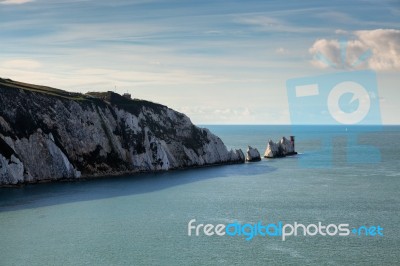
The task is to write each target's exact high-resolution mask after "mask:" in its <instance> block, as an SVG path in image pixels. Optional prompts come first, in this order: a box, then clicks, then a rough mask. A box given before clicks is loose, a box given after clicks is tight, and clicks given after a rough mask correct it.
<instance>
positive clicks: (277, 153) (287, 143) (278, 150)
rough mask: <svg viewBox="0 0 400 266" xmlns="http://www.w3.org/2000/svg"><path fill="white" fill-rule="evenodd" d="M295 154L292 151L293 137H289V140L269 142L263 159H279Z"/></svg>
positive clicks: (283, 138)
mask: <svg viewBox="0 0 400 266" xmlns="http://www.w3.org/2000/svg"><path fill="white" fill-rule="evenodd" d="M295 154H297V152H296V151H295V150H294V137H293V136H291V140H288V139H287V138H285V137H282V139H281V140H280V141H278V142H276V143H275V142H273V141H272V140H269V141H268V145H267V149H266V150H265V153H264V157H265V158H279V157H285V156H289V155H295Z"/></svg>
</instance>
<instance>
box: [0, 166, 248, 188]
mask: <svg viewBox="0 0 400 266" xmlns="http://www.w3.org/2000/svg"><path fill="white" fill-rule="evenodd" d="M245 163H250V162H244V161H243V162H242V161H237V162H221V163H213V164H205V165H195V166H188V167H176V168H171V169H168V170H149V171H145V170H143V171H140V170H136V171H121V172H113V173H108V174H107V173H104V174H93V175H82V176H81V177H79V178H60V179H41V180H35V181H27V182H22V183H17V184H5V185H2V184H0V189H3V188H4V189H8V188H23V187H25V186H28V185H39V184H48V183H63V182H65V183H69V182H78V181H84V182H86V181H91V180H96V179H106V178H110V177H123V176H125V175H132V176H133V175H139V174H151V173H167V172H171V171H185V170H191V169H200V168H209V167H210V168H211V167H218V166H224V165H236V164H245Z"/></svg>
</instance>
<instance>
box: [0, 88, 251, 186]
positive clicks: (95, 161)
mask: <svg viewBox="0 0 400 266" xmlns="http://www.w3.org/2000/svg"><path fill="white" fill-rule="evenodd" d="M111 96H112V97H114V98H111V99H116V100H115V103H114V102H113V100H110V101H111V102H108V103H107V102H104V101H102V100H100V99H99V100H97V99H93V98H87V99H84V100H69V99H65V98H61V97H55V96H49V95H46V94H43V93H36V92H31V91H28V90H19V89H14V88H2V87H0V164H1V165H0V185H5V184H16V183H24V182H34V181H38V180H46V179H50V180H52V179H73V178H79V177H81V176H84V177H85V176H94V175H108V174H119V173H121V174H122V173H133V172H137V171H159V170H169V169H175V168H185V167H191V166H203V165H212V164H221V163H242V162H244V159H245V158H244V154H243V152H242V151H241V150H237V151H228V150H227V148H226V146H225V145H224V143H223V142H222V141H221V139H220V138H218V137H217V136H215V135H213V134H212V133H211V132H210V131H209V130H207V129H201V128H198V127H196V126H194V125H193V124H192V123H191V122H190V119H189V118H188V117H187V116H185V115H184V114H181V113H178V112H175V111H173V110H172V109H169V108H167V107H165V106H162V105H158V104H154V103H149V102H145V101H131V100H126V99H121V98H119V97H120V96H118V95H115V94H112V95H111ZM122 101H123V102H122Z"/></svg>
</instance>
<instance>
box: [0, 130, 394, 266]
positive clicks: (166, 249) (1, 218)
mask: <svg viewBox="0 0 400 266" xmlns="http://www.w3.org/2000/svg"><path fill="white" fill-rule="evenodd" d="M208 127H209V128H210V129H211V130H212V131H213V132H214V133H216V134H217V135H219V136H220V137H221V138H222V140H223V141H224V142H225V143H226V145H227V146H228V147H235V148H243V149H245V148H246V147H247V145H252V146H255V147H256V148H258V149H259V150H260V152H262V153H263V152H264V150H265V147H266V141H267V140H268V138H272V139H274V140H278V139H279V138H280V137H281V136H289V135H291V133H292V131H291V127H289V126H208ZM351 130H352V129H351V128H350V129H349V131H351ZM321 132H324V133H321ZM335 132H342V135H340V136H339V137H337V138H335V139H334V140H333V142H332V144H333V149H332V150H333V151H332V154H331V155H332V156H322V155H321V156H320V157H319V158H322V159H321V160H322V161H324V160H330V161H331V162H332V167H331V168H320V169H314V168H312V169H309V168H304V167H303V166H302V165H301V164H299V161H300V160H302V158H303V159H304V158H307V156H310V155H313V154H314V155H315V154H318V151H315V150H316V147H317V146H318V145H319V144H318V142H316V141H309V138H310V137H311V138H318V136H320V135H321V134H330V133H335ZM343 132H348V131H344V129H343V128H339V127H325V128H318V127H307V128H304V131H303V133H301V132H300V133H299V132H297V133H296V149H297V151H298V152H300V154H299V155H298V156H295V157H287V158H283V159H274V160H262V161H261V162H258V163H246V164H243V165H231V166H220V167H209V168H202V169H193V170H183V171H171V172H166V173H156V174H142V175H136V176H127V177H117V178H116V177H113V178H105V179H100V180H92V181H81V182H72V183H66V182H65V183H53V184H39V185H29V186H25V187H23V188H20V189H0V265H274V264H276V265H284V264H290V265H304V264H307V265H309V264H311V265H398V264H399V263H400V252H399V250H400V226H399V225H400V192H399V191H400V163H399V162H400V154H399V147H400V127H396V126H392V127H384V128H383V129H382V130H381V131H378V132H373V133H368V134H363V135H362V136H361V137H360V142H361V143H364V144H373V145H375V146H376V147H377V148H378V150H379V152H380V155H381V160H380V161H379V162H376V163H358V164H352V163H349V162H348V159H347V157H346V152H348V151H349V150H353V149H356V148H357V147H352V146H351V145H353V144H352V143H351V142H348V141H347V140H346V134H347V133H343ZM349 145H350V148H349V149H347V147H349ZM360 154H361V155H360V159H363V158H366V159H368V158H369V156H371V155H370V154H362V153H360ZM361 161H362V160H361ZM191 219H196V220H197V223H211V224H219V223H223V224H228V223H231V222H235V221H238V222H240V223H252V224H253V223H257V222H258V221H260V220H261V221H263V222H264V223H275V222H278V221H282V222H283V223H294V222H299V223H304V224H310V223H318V222H322V223H325V224H331V223H335V224H340V223H348V224H350V227H352V226H362V225H365V226H373V225H380V226H381V227H383V228H384V236H375V237H372V236H356V235H350V236H345V237H340V236H333V237H327V236H325V237H324V236H313V237H311V236H298V237H288V239H287V240H286V241H282V240H281V238H279V237H261V236H256V237H254V238H253V239H252V240H251V241H246V240H245V239H244V237H242V236H240V237H231V236H223V237H220V236H204V235H201V236H198V237H195V236H192V237H189V236H188V235H187V226H188V222H189V221H190V220H191Z"/></svg>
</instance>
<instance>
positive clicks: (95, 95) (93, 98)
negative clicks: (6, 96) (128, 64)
mask: <svg viewBox="0 0 400 266" xmlns="http://www.w3.org/2000/svg"><path fill="white" fill-rule="evenodd" d="M0 89H22V90H25V91H30V92H34V93H42V94H47V95H49V96H55V97H59V98H63V99H68V100H73V101H85V102H93V103H95V104H96V103H99V101H100V102H103V103H109V104H111V105H114V106H117V107H118V108H121V109H124V110H126V111H128V112H131V113H133V114H138V113H139V112H140V109H141V108H142V107H147V108H151V109H153V110H156V111H157V110H159V109H160V108H163V107H166V106H164V105H161V104H157V103H153V102H150V101H145V100H140V99H129V98H126V97H124V96H121V95H119V94H118V93H115V92H112V91H107V92H88V93H86V94H82V93H78V92H68V91H64V90H60V89H56V88H52V87H48V86H42V85H35V84H29V83H24V82H19V81H14V80H11V79H2V78H0Z"/></svg>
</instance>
